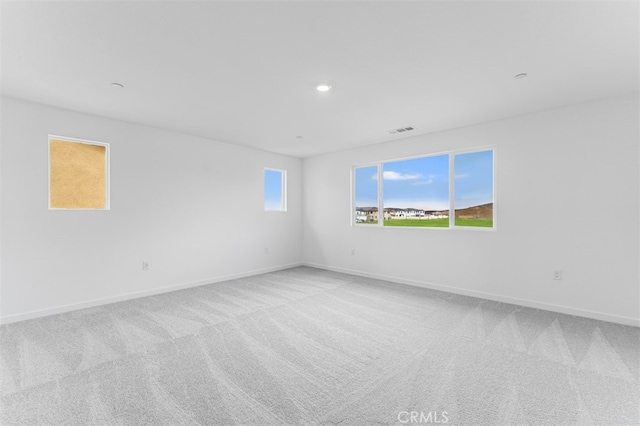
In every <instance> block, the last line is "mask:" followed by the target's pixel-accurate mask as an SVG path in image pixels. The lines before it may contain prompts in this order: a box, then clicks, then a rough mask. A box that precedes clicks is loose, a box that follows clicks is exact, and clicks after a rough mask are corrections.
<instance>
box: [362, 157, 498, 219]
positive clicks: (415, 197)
mask: <svg viewBox="0 0 640 426" xmlns="http://www.w3.org/2000/svg"><path fill="white" fill-rule="evenodd" d="M454 164H455V173H456V176H455V194H456V195H455V200H454V201H455V208H465V207H470V206H475V205H479V204H484V203H490V202H492V201H493V182H492V180H493V152H492V151H481V152H473V153H468V154H457V155H455V157H454ZM383 168H384V169H383V176H384V178H383V179H384V188H383V189H384V207H396V208H409V207H413V208H420V209H425V210H448V209H449V156H448V155H447V154H444V155H438V156H432V157H422V158H412V159H409V160H400V161H393V162H388V163H384V164H383ZM355 179H356V205H357V206H358V207H372V206H377V192H378V190H377V184H378V182H377V166H370V167H360V168H357V169H356V173H355Z"/></svg>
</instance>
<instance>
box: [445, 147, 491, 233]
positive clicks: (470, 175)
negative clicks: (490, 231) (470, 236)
mask: <svg viewBox="0 0 640 426" xmlns="http://www.w3.org/2000/svg"><path fill="white" fill-rule="evenodd" d="M454 169H455V181H454V182H455V184H454V193H455V197H454V198H455V202H454V203H455V206H454V208H455V214H456V220H455V225H456V226H480V227H486V228H492V227H493V220H494V216H493V150H488V151H477V152H469V153H464V154H456V155H455V157H454Z"/></svg>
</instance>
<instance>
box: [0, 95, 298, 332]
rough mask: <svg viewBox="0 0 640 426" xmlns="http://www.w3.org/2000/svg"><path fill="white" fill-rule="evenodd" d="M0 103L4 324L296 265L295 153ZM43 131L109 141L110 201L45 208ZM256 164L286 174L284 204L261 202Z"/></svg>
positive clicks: (0, 310)
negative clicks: (93, 206) (81, 207)
mask: <svg viewBox="0 0 640 426" xmlns="http://www.w3.org/2000/svg"><path fill="white" fill-rule="evenodd" d="M1 106H2V110H1V111H2V130H1V141H2V145H1V148H2V159H1V165H2V169H1V195H2V209H1V215H0V218H1V228H0V229H1V232H2V234H1V242H2V258H1V280H2V281H1V286H0V288H1V293H0V298H1V305H0V317H1V319H2V321H3V322H10V321H16V320H20V319H25V318H29V317H33V316H40V315H44V314H49V313H55V312H61V311H65V310H70V309H74V308H79V307H83V306H90V305H92V304H99V303H105V302H109V301H115V300H121V299H125V298H129V297H133V296H141V295H146V294H153V293H156V292H162V291H168V290H170V289H175V288H179V287H181V286H188V285H196V284H204V283H210V282H214V281H217V280H222V279H225V278H229V277H234V276H241V275H248V274H252V273H257V272H262V271H268V270H273V269H279V268H283V267H287V266H290V265H296V264H299V262H300V260H301V257H300V256H301V255H300V253H301V231H300V230H301V226H302V225H301V221H302V210H301V190H302V188H301V160H300V159H297V158H292V157H286V156H282V155H277V154H270V153H266V152H262V151H257V150H254V149H249V148H243V147H239V146H234V145H229V144H224V143H219V142H214V141H211V140H206V139H202V138H197V137H192V136H186V135H183V134H178V133H173V132H169V131H163V130H158V129H153V128H149V127H144V126H139V125H134V124H129V123H124V122H120V121H115V120H109V119H106V118H101V117H96V116H91V115H86V114H81V113H77V112H71V111H66V110H62V109H58V108H52V107H48V106H43V105H38V104H33V103H29V102H24V101H21V100H16V99H11V98H3V99H2V104H1ZM49 134H53V135H58V136H67V137H71V138H79V139H88V140H94V141H100V142H107V143H109V144H110V149H111V210H109V211H50V210H48V204H47V203H48V201H47V190H48V189H47V188H48V171H47V168H48V141H47V138H48V135H49ZM264 167H273V168H279V169H286V170H287V171H288V178H289V187H288V195H289V199H288V200H289V202H288V207H289V211H288V212H286V213H280V212H264V211H263V204H262V200H263V195H262V194H263V169H264ZM265 248H268V249H269V254H268V255H267V254H265V250H264V249H265ZM143 260H144V261H148V262H149V264H150V270H149V271H142V261H143Z"/></svg>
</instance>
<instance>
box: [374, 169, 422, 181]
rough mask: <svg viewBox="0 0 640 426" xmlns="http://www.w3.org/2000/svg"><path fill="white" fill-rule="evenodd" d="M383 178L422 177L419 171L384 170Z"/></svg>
mask: <svg viewBox="0 0 640 426" xmlns="http://www.w3.org/2000/svg"><path fill="white" fill-rule="evenodd" d="M383 176H384V179H385V180H415V179H420V178H422V175H421V174H419V173H398V172H393V171H388V172H384V174H383Z"/></svg>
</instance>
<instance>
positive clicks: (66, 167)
mask: <svg viewBox="0 0 640 426" xmlns="http://www.w3.org/2000/svg"><path fill="white" fill-rule="evenodd" d="M49 208H50V209H84V210H107V209H109V145H108V144H105V143H99V142H89V141H80V140H75V139H66V138H60V137H54V136H51V137H49Z"/></svg>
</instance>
